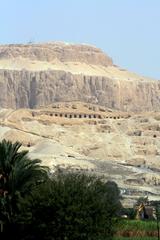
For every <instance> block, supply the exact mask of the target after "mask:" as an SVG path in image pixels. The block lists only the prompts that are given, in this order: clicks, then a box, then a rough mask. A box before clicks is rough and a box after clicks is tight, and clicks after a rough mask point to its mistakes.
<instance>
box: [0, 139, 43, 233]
mask: <svg viewBox="0 0 160 240" xmlns="http://www.w3.org/2000/svg"><path fill="white" fill-rule="evenodd" d="M20 147H21V144H20V143H19V142H16V143H12V142H10V141H6V140H3V141H2V142H0V221H1V225H2V224H3V223H5V225H6V226H11V225H12V224H13V223H15V222H16V219H17V217H18V214H19V211H20V208H21V206H20V205H21V201H22V199H23V198H24V197H25V196H26V195H29V194H30V193H31V191H32V189H33V188H34V187H35V186H36V185H37V184H38V183H40V182H41V181H43V180H44V179H45V178H46V177H47V168H45V167H43V166H41V165H40V163H41V161H40V160H37V159H35V160H30V159H29V157H28V151H19V150H20ZM2 230H3V229H2Z"/></svg>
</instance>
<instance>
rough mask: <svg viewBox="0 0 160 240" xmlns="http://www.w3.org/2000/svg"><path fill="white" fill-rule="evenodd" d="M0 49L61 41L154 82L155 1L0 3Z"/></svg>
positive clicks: (158, 73) (158, 15) (159, 31)
mask: <svg viewBox="0 0 160 240" xmlns="http://www.w3.org/2000/svg"><path fill="white" fill-rule="evenodd" d="M0 8H1V14H0V44H9V43H28V42H30V41H32V42H34V43H36V42H50V41H65V42H69V43H87V44H91V45H95V46H97V47H98V48H101V49H102V50H103V51H104V52H105V53H107V54H108V55H109V56H111V57H112V59H113V61H114V63H115V64H117V65H119V66H121V67H123V68H126V69H128V70H130V71H133V72H137V73H139V74H142V75H144V76H149V77H153V78H156V79H160V0H0Z"/></svg>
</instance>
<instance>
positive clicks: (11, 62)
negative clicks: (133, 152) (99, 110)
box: [0, 43, 160, 111]
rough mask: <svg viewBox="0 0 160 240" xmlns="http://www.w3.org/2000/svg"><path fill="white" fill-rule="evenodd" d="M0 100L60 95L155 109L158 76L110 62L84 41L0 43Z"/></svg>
mask: <svg viewBox="0 0 160 240" xmlns="http://www.w3.org/2000/svg"><path fill="white" fill-rule="evenodd" d="M0 92H1V94H0V106H1V107H3V108H37V107H39V106H46V105H48V104H51V103H54V102H59V101H77V100H79V101H83V102H88V103H96V104H100V105H104V106H106V107H109V108H113V109H117V110H122V111H151V110H155V111H158V110H160V82H159V81H156V80H153V79H149V78H145V77H142V76H139V75H137V74H134V73H131V72H128V71H127V70H125V69H121V68H120V67H118V66H115V65H114V64H113V62H112V59H111V58H110V57H108V56H107V55H106V54H105V53H103V52H102V51H101V50H100V49H97V48H95V47H93V46H89V45H74V44H65V43H46V44H28V45H20V44H18V45H2V46H0Z"/></svg>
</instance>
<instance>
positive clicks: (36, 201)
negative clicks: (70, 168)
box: [25, 173, 121, 240]
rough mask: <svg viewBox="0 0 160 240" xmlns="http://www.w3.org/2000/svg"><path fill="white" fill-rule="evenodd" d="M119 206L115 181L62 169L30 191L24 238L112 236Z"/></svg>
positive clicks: (62, 238)
mask: <svg viewBox="0 0 160 240" xmlns="http://www.w3.org/2000/svg"><path fill="white" fill-rule="evenodd" d="M120 208H121V204H120V201H119V190H118V187H117V185H116V184H115V183H114V182H107V183H104V182H102V181H101V180H100V179H98V178H96V177H93V176H92V177H91V176H86V175H84V174H75V173H66V174H64V173H61V174H57V175H56V176H54V177H53V178H52V179H51V180H49V181H48V182H47V183H46V184H43V186H40V187H39V188H38V189H36V190H35V191H34V192H33V193H32V198H30V199H29V208H28V210H29V211H31V212H32V216H31V218H30V219H28V229H27V231H26V232H28V233H30V234H28V233H27V234H28V238H26V237H27V235H26V236H25V239H32V238H31V236H32V237H33V236H34V237H35V238H36V239H39V240H40V239H56V240H75V239H79V240H81V239H82V240H83V239H85V240H87V239H88V240H89V239H90V240H92V239H96V240H98V239H102V238H107V239H108V240H109V239H112V236H113V233H114V227H115V219H114V217H115V216H116V213H117V211H118V210H119V209H120Z"/></svg>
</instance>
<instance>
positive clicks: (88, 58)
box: [0, 43, 113, 66]
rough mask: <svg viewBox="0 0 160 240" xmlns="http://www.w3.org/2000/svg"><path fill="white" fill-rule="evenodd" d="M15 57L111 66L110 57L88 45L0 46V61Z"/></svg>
mask: <svg viewBox="0 0 160 240" xmlns="http://www.w3.org/2000/svg"><path fill="white" fill-rule="evenodd" d="M17 57H22V58H29V59H31V60H39V61H47V62H51V61H53V60H55V59H58V60H59V61H61V62H84V63H87V64H95V65H96V64H97V65H103V66H110V65H113V62H112V59H111V58H110V57H108V56H107V55H106V54H104V53H103V52H102V51H101V50H100V49H98V48H96V47H93V46H90V45H78V44H77V45H75V44H65V43H48V44H28V45H22V44H10V45H2V46H0V59H5V58H17Z"/></svg>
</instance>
